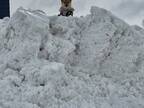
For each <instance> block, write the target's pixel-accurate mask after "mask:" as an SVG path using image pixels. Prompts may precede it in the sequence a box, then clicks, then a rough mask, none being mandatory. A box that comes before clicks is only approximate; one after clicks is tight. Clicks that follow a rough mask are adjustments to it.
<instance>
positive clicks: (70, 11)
mask: <svg viewBox="0 0 144 108" xmlns="http://www.w3.org/2000/svg"><path fill="white" fill-rule="evenodd" d="M73 11H74V9H73V8H64V7H61V8H60V14H59V15H58V16H67V17H68V16H73Z"/></svg>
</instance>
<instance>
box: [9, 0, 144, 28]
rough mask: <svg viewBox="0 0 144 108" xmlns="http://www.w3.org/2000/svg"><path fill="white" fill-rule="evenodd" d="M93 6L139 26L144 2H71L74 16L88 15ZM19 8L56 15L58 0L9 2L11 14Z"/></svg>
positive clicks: (103, 0)
mask: <svg viewBox="0 0 144 108" xmlns="http://www.w3.org/2000/svg"><path fill="white" fill-rule="evenodd" d="M94 5H95V6H99V7H102V8H105V9H108V10H110V11H111V12H113V13H114V14H115V15H116V16H118V17H120V18H122V19H123V20H125V21H126V22H128V23H129V24H131V25H133V24H138V25H140V26H141V23H142V19H144V0H73V7H74V8H75V16H81V15H86V14H88V13H89V10H90V7H91V6H94ZM20 6H22V7H24V8H32V9H42V10H44V11H45V12H46V13H47V14H48V15H57V14H58V13H59V11H58V9H59V6H60V0H11V14H12V13H13V12H15V10H16V9H17V8H18V7H20Z"/></svg>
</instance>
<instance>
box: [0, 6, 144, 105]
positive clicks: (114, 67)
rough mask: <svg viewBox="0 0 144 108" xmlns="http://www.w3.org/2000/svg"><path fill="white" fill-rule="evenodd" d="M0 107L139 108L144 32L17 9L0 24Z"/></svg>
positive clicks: (143, 89) (111, 20)
mask: <svg viewBox="0 0 144 108" xmlns="http://www.w3.org/2000/svg"><path fill="white" fill-rule="evenodd" d="M0 108H144V30H143V29H142V28H140V27H138V26H132V27H131V26H129V25H128V24H126V23H125V22H123V21H122V20H120V19H118V18H117V17H115V16H114V15H112V14H111V13H110V12H108V11H107V10H104V9H101V8H98V7H92V8H91V14H90V15H87V16H85V17H80V18H76V17H68V18H67V17H62V16H60V17H58V16H51V17H48V16H47V15H45V14H44V13H43V12H41V11H32V10H25V9H22V8H20V9H18V10H17V12H16V13H15V14H14V15H13V16H12V17H11V18H10V19H9V18H5V19H3V20H0Z"/></svg>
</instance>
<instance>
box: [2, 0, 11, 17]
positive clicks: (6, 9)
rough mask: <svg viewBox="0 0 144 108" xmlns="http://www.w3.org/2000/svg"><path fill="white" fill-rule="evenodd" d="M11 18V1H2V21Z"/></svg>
mask: <svg viewBox="0 0 144 108" xmlns="http://www.w3.org/2000/svg"><path fill="white" fill-rule="evenodd" d="M9 16H10V8H9V0H0V19H2V18H4V17H9Z"/></svg>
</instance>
